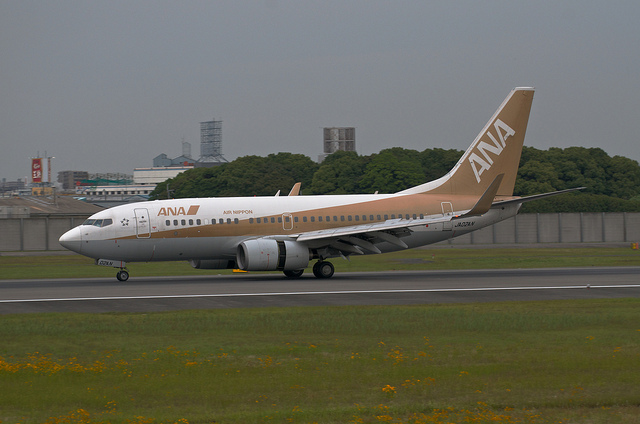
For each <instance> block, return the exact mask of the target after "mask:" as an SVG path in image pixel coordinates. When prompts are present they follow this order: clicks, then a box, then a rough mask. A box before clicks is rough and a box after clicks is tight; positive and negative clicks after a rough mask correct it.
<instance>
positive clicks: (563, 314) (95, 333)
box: [0, 249, 640, 424]
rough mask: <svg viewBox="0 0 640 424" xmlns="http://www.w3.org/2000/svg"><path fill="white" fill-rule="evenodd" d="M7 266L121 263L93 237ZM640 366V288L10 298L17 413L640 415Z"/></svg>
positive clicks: (339, 267)
mask: <svg viewBox="0 0 640 424" xmlns="http://www.w3.org/2000/svg"><path fill="white" fill-rule="evenodd" d="M334 263H335V265H336V271H337V272H346V271H362V270H383V269H384V270H388V269H448V268H456V269H462V268H467V269H474V268H476V269H477V268H526V267H553V266H624V265H629V266H631V265H635V266H637V265H640V254H639V253H638V251H634V250H631V249H486V250H482V249H433V250H423V249H418V250H411V251H405V252H402V254H389V255H380V256H371V257H358V258H352V260H351V261H349V262H347V261H344V260H335V261H334ZM0 268H1V269H2V273H3V278H12V279H13V278H45V277H52V278H53V277H60V278H62V277H79V276H86V277H100V276H106V277H113V276H114V274H115V272H114V270H113V269H110V268H101V267H97V266H94V265H93V263H92V261H91V260H89V259H86V258H82V257H80V256H76V255H68V256H67V255H65V256H55V257H53V256H50V257H46V256H45V257H42V256H29V257H8V256H0ZM129 269H130V271H131V273H132V278H133V277H135V276H143V275H171V274H173V275H175V274H183V275H185V274H199V275H202V274H206V273H207V272H213V273H221V272H220V271H216V270H213V271H199V270H193V269H192V268H191V267H190V266H189V265H188V264H186V263H166V264H162V263H160V264H158V263H154V264H131V266H130V267H129ZM222 272H228V271H222ZM639 381H640V299H615V300H581V301H549V302H501V303H489V304H475V303H474V304H462V305H421V306H384V307H306V308H273V309H268V308H256V309H229V310H222V309H221V310H206V311H181V312H166V313H146V314H145V313H109V314H25V315H20V314H17V315H3V316H0V423H2V424H5V423H21V424H35V423H38V424H40V423H47V424H59V423H83V424H97V423H127V424H150V423H153V424H159V423H182V424H188V423H191V424H193V423H289V422H291V423H314V422H315V423H381V422H387V423H410V424H419V423H468V422H473V423H493V422H502V423H585V424H586V423H589V424H604V423H637V422H639V421H640V390H639V387H640V386H639V384H638V382H639Z"/></svg>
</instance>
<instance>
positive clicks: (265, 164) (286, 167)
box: [151, 146, 640, 213]
mask: <svg viewBox="0 0 640 424" xmlns="http://www.w3.org/2000/svg"><path fill="white" fill-rule="evenodd" d="M462 153H463V152H462V151H461V150H455V149H439V148H434V149H426V150H424V151H422V152H419V151H417V150H410V149H403V148H400V147H393V148H390V149H385V150H382V151H380V152H379V153H374V154H372V155H368V156H365V155H358V154H357V153H356V152H343V151H338V152H335V153H333V154H331V155H329V156H328V157H327V158H326V159H325V160H324V161H323V162H322V163H320V164H318V163H316V162H314V161H313V160H311V158H309V157H308V156H305V155H302V154H293V153H277V154H270V155H268V156H266V157H262V156H243V157H240V158H237V159H236V160H234V161H232V162H229V163H227V164H224V165H220V166H217V167H214V168H194V169H191V170H189V171H186V172H183V173H181V174H179V175H178V176H176V177H175V178H171V179H169V180H167V181H165V182H163V183H160V184H159V185H158V186H157V187H156V189H155V190H154V191H153V192H152V193H151V199H166V198H168V197H170V198H185V197H232V196H273V195H275V194H276V193H277V192H278V191H281V193H282V195H285V196H286V195H287V194H288V193H289V190H290V189H291V188H292V187H293V185H294V184H295V183H296V182H301V183H302V190H301V194H302V195H312V194H356V193H375V192H378V193H394V192H397V191H400V190H404V189H406V188H409V187H412V186H415V185H418V184H421V183H424V182H427V181H431V180H434V179H436V178H439V177H441V176H443V175H445V174H446V173H447V172H448V171H449V170H450V169H451V168H452V167H453V166H454V165H455V164H456V162H457V161H458V159H460V157H461V156H462ZM574 187H586V188H585V189H584V190H583V191H581V192H579V193H570V194H565V195H561V196H555V197H551V198H549V199H543V200H538V201H535V202H529V203H526V204H524V205H523V210H522V212H526V213H534V212H640V165H639V164H638V162H637V161H634V160H631V159H629V158H626V157H622V156H614V157H610V156H609V155H608V154H607V153H606V152H605V151H604V150H602V149H600V148H585V147H569V148H566V149H560V148H551V149H549V150H539V149H536V148H533V147H526V146H525V147H524V148H523V151H522V156H521V158H520V168H519V170H518V178H517V179H516V185H515V189H514V194H515V195H518V196H528V195H532V194H539V193H545V192H550V191H556V190H564V189H568V188H574Z"/></svg>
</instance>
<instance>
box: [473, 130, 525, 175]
mask: <svg viewBox="0 0 640 424" xmlns="http://www.w3.org/2000/svg"><path fill="white" fill-rule="evenodd" d="M493 127H494V128H495V130H496V134H498V138H499V140H497V139H496V137H495V136H494V135H493V134H491V131H489V130H487V132H486V133H485V135H486V136H487V137H489V138H490V139H491V141H492V142H493V144H489V143H487V142H485V141H480V142H479V143H478V144H477V145H476V146H475V147H474V150H476V151H478V152H479V153H480V154H481V155H482V156H483V157H484V159H483V158H481V157H480V156H479V155H478V154H477V153H475V152H474V153H471V155H469V163H470V164H471V169H473V173H474V174H475V176H476V180H477V181H478V183H479V182H480V175H482V173H483V172H484V171H488V170H489V169H491V165H493V159H491V156H489V152H491V153H493V154H494V155H496V156H500V153H502V150H503V149H504V148H505V147H506V141H507V138H509V137H511V136H512V135H514V134H515V133H516V132H515V131H514V130H513V129H512V128H511V127H510V126H508V125H507V124H505V123H504V122H502V121H501V120H500V119H497V120H496V122H495V123H494V124H493Z"/></svg>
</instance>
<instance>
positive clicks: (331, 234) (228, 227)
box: [60, 88, 570, 281]
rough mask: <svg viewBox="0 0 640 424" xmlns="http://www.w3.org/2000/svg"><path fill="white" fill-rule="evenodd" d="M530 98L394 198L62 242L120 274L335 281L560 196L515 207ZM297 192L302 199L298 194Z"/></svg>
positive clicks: (209, 205) (132, 225)
mask: <svg viewBox="0 0 640 424" xmlns="http://www.w3.org/2000/svg"><path fill="white" fill-rule="evenodd" d="M533 92H534V90H533V89H532V88H516V89H514V90H512V91H511V93H509V95H508V96H507V98H506V99H505V100H504V102H503V103H502V105H500V107H499V108H498V110H497V111H496V113H495V114H494V115H493V117H492V118H491V119H490V120H489V122H488V123H487V125H486V126H485V127H484V128H483V129H482V131H481V132H480V134H479V135H478V137H477V138H476V139H475V140H474V142H473V143H472V144H471V146H469V148H468V149H467V151H466V152H465V153H464V154H463V155H462V157H461V158H460V160H459V161H458V163H457V164H456V165H455V166H454V167H453V169H452V170H451V171H449V173H447V174H446V175H445V176H443V177H441V178H439V179H437V180H435V181H431V182H428V183H425V184H421V185H419V186H416V187H412V188H409V189H407V190H402V191H400V192H397V193H393V194H360V195H332V196H329V195H325V196H299V195H296V194H298V190H299V185H296V186H295V187H294V189H292V192H291V193H290V195H289V196H273V197H225V198H193V199H174V200H156V201H149V202H141V203H134V204H129V205H122V206H117V207H114V208H111V209H107V210H105V211H101V212H98V213H96V214H95V215H93V216H91V217H90V218H89V219H88V220H87V221H85V222H84V223H83V224H82V225H80V226H78V227H76V228H73V229H71V230H69V231H67V232H66V233H65V234H63V235H62V237H60V244H61V245H62V246H64V247H66V248H67V249H69V250H72V251H74V252H77V253H80V254H82V255H85V256H88V257H91V258H94V259H96V264H97V265H104V266H112V267H114V268H119V271H118V273H117V278H118V280H120V281H126V280H127V279H128V278H129V273H128V272H127V270H126V268H125V266H126V262H151V261H176V260H189V261H190V262H191V265H192V266H193V267H195V268H201V269H225V268H227V269H235V268H239V269H242V270H246V271H276V270H278V271H283V272H284V274H285V275H286V276H287V277H291V278H297V277H300V276H301V275H302V273H303V272H304V270H305V268H307V267H308V266H309V263H310V262H312V261H314V260H315V261H316V262H315V264H314V265H313V273H314V275H315V276H316V277H318V278H330V277H331V276H332V275H333V273H334V267H333V264H332V263H331V262H328V261H327V259H329V258H335V257H343V258H345V257H348V256H350V255H354V254H355V255H365V254H377V253H386V252H392V251H396V250H401V249H409V248H413V247H418V246H424V245H427V244H431V243H436V242H439V241H442V240H446V239H450V238H453V237H457V236H460V235H463V234H467V233H469V232H471V231H475V230H478V229H480V228H484V227H486V226H489V225H492V224H495V223H496V222H499V221H502V220H505V219H507V218H510V217H512V216H514V215H516V214H517V213H518V210H519V209H520V206H521V205H522V203H524V202H527V201H530V200H535V199H539V198H542V197H546V196H551V195H554V194H559V193H563V192H566V191H570V190H563V191H561V192H553V193H545V194H540V195H536V196H529V197H524V198H521V197H514V196H513V187H514V184H515V180H516V174H517V172H518V164H519V161H520V154H521V152H522V145H523V142H524V135H525V132H526V129H527V122H528V120H529V112H530V110H531V102H532V100H533ZM294 191H295V193H294Z"/></svg>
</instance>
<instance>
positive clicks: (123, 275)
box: [116, 269, 129, 281]
mask: <svg viewBox="0 0 640 424" xmlns="http://www.w3.org/2000/svg"><path fill="white" fill-rule="evenodd" d="M116 278H117V279H118V281H127V280H128V279H129V272H128V271H127V270H125V269H120V271H118V273H117V274H116Z"/></svg>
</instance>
